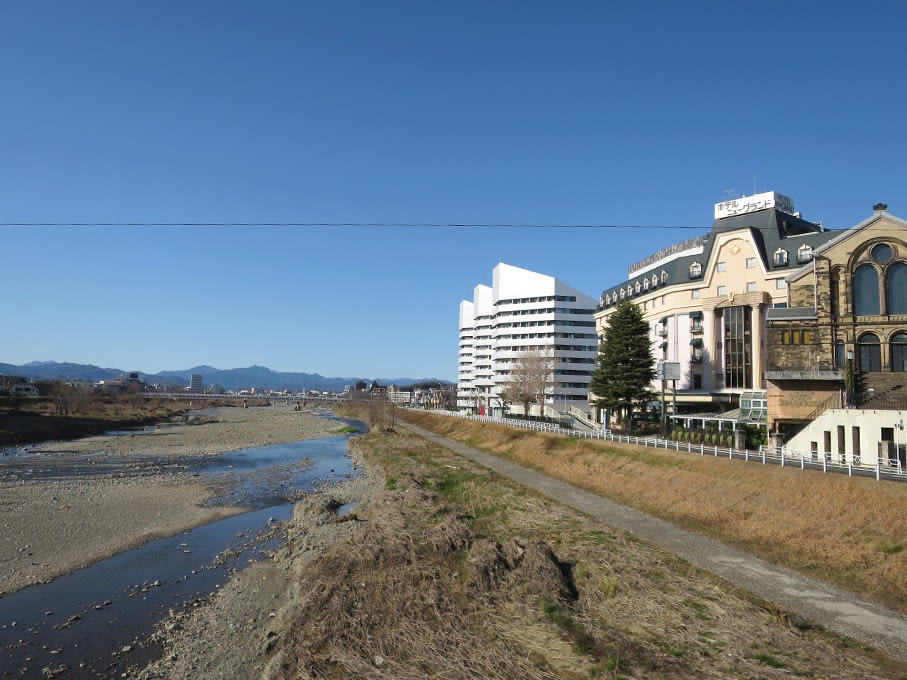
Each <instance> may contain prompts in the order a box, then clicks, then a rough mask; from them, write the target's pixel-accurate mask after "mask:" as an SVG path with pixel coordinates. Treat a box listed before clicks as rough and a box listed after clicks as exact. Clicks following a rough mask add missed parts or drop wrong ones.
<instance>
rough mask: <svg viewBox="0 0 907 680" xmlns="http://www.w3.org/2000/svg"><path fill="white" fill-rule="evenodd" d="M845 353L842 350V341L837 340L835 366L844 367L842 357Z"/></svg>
mask: <svg viewBox="0 0 907 680" xmlns="http://www.w3.org/2000/svg"><path fill="white" fill-rule="evenodd" d="M845 357H846V353H845V352H844V342H843V341H842V340H838V341H837V342H836V343H835V368H844V358H845Z"/></svg>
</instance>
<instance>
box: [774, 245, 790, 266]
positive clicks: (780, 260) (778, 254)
mask: <svg viewBox="0 0 907 680" xmlns="http://www.w3.org/2000/svg"><path fill="white" fill-rule="evenodd" d="M772 262H774V263H775V266H776V267H783V266H785V265H786V264H787V251H786V250H784V248H778V250H776V251H775V254H774V255H773V256H772Z"/></svg>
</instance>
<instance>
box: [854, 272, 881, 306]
mask: <svg viewBox="0 0 907 680" xmlns="http://www.w3.org/2000/svg"><path fill="white" fill-rule="evenodd" d="M853 313H854V314H856V315H857V316H867V315H876V314H879V313H880V311H879V272H878V271H876V268H875V267H873V266H872V265H870V264H863V265H860V266H859V267H857V268H856V270H854V273H853Z"/></svg>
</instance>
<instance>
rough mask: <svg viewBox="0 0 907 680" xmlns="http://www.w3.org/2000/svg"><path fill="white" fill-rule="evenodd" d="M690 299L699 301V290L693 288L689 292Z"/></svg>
mask: <svg viewBox="0 0 907 680" xmlns="http://www.w3.org/2000/svg"><path fill="white" fill-rule="evenodd" d="M690 297H691V298H693V299H694V300H698V299H699V289H698V288H695V289H694V290H691V291H690Z"/></svg>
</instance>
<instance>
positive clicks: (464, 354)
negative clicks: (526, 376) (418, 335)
mask: <svg viewBox="0 0 907 680" xmlns="http://www.w3.org/2000/svg"><path fill="white" fill-rule="evenodd" d="M595 306H596V301H595V299H593V298H592V297H590V296H588V295H584V294H583V293H580V292H579V291H577V290H575V289H573V288H571V287H570V286H568V285H566V284H564V283H562V282H560V281H558V280H556V279H554V278H553V277H551V276H545V275H544V274H538V273H536V272H532V271H529V270H527V269H520V268H519V267H514V266H512V265H508V264H504V263H500V264H498V265H497V266H496V267H495V268H494V270H493V272H492V285H491V286H490V287H489V286H486V285H481V284H480V285H478V286H476V287H475V289H474V292H473V299H472V300H463V301H462V302H461V303H460V345H459V367H458V377H457V383H458V385H457V406H458V408H460V409H461V410H463V411H471V412H476V413H488V414H492V413H494V414H500V413H501V412H502V411H503V407H504V404H503V402H502V400H501V394H502V393H503V392H504V391H505V390H506V387H507V383H508V382H509V375H510V368H511V366H512V364H513V362H514V361H517V360H519V358H520V356H522V355H525V354H527V353H530V352H532V353H539V354H541V355H542V356H545V357H550V358H551V360H552V369H553V376H552V378H553V387H552V389H551V391H550V392H549V394H548V395H547V396H546V400H545V401H546V404H547V406H549V407H553V408H555V409H557V410H560V411H565V410H566V409H567V407H568V406H571V405H572V406H578V407H580V408H582V409H583V410H586V407H587V401H588V396H589V381H590V380H591V377H592V374H593V373H594V372H595V369H596V360H597V356H598V336H597V335H596V332H595V320H594V317H593V314H594V313H595ZM510 408H511V410H513V411H514V412H520V411H521V410H522V406H521V405H519V404H512V405H510Z"/></svg>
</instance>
